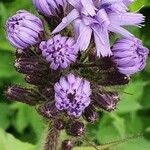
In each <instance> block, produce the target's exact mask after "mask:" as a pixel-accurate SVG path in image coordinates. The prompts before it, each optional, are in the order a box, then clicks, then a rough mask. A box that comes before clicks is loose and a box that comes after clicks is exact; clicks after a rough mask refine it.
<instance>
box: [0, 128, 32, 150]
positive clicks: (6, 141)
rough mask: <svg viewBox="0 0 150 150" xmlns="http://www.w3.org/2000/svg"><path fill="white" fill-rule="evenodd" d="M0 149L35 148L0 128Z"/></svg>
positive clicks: (18, 149) (30, 149) (19, 149)
mask: <svg viewBox="0 0 150 150" xmlns="http://www.w3.org/2000/svg"><path fill="white" fill-rule="evenodd" d="M0 150H35V146H33V145H31V144H29V143H23V142H21V141H19V140H18V139H16V138H14V137H13V136H12V135H11V134H9V133H6V132H5V131H3V130H2V129H0Z"/></svg>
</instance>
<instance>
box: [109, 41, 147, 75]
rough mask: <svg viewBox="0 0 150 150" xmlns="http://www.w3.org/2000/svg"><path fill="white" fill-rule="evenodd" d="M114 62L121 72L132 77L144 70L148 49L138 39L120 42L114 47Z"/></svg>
mask: <svg viewBox="0 0 150 150" xmlns="http://www.w3.org/2000/svg"><path fill="white" fill-rule="evenodd" d="M112 52H113V61H114V62H115V63H116V66H117V68H118V70H119V72H121V73H123V74H126V75H131V74H134V73H136V72H138V71H141V70H143V69H144V67H145V65H146V59H147V57H148V49H147V48H146V47H144V46H143V45H142V43H141V41H140V40H138V39H137V38H133V39H132V40H130V39H121V40H118V41H117V42H116V43H115V44H114V45H113V47H112Z"/></svg>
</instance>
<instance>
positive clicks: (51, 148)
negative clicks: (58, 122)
mask: <svg viewBox="0 0 150 150" xmlns="http://www.w3.org/2000/svg"><path fill="white" fill-rule="evenodd" d="M59 133H60V131H59V130H57V129H56V128H55V127H53V126H52V125H51V124H49V125H48V131H47V137H46V139H45V143H44V146H43V150H58V139H59V135H60V134H59Z"/></svg>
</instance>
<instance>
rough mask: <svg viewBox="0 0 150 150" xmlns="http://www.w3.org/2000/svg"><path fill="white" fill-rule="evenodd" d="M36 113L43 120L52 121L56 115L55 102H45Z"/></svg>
mask: <svg viewBox="0 0 150 150" xmlns="http://www.w3.org/2000/svg"><path fill="white" fill-rule="evenodd" d="M37 111H38V113H39V114H40V115H42V116H43V117H44V118H48V119H52V118H55V117H56V116H57V115H58V110H57V108H56V107H55V102H49V101H47V102H45V103H44V104H42V105H41V106H39V108H38V110H37Z"/></svg>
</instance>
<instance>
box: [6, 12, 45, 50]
mask: <svg viewBox="0 0 150 150" xmlns="http://www.w3.org/2000/svg"><path fill="white" fill-rule="evenodd" d="M43 30H44V28H43V23H42V21H41V20H40V19H39V18H38V17H36V16H34V15H32V14H31V13H29V12H27V11H25V10H20V11H17V13H16V14H15V15H14V16H12V17H10V18H9V19H8V20H7V22H6V32H7V38H8V40H9V42H10V43H11V44H12V45H13V46H14V47H15V48H17V49H26V48H28V47H30V46H33V45H35V44H37V43H39V42H40V35H41V34H42V32H43Z"/></svg>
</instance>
